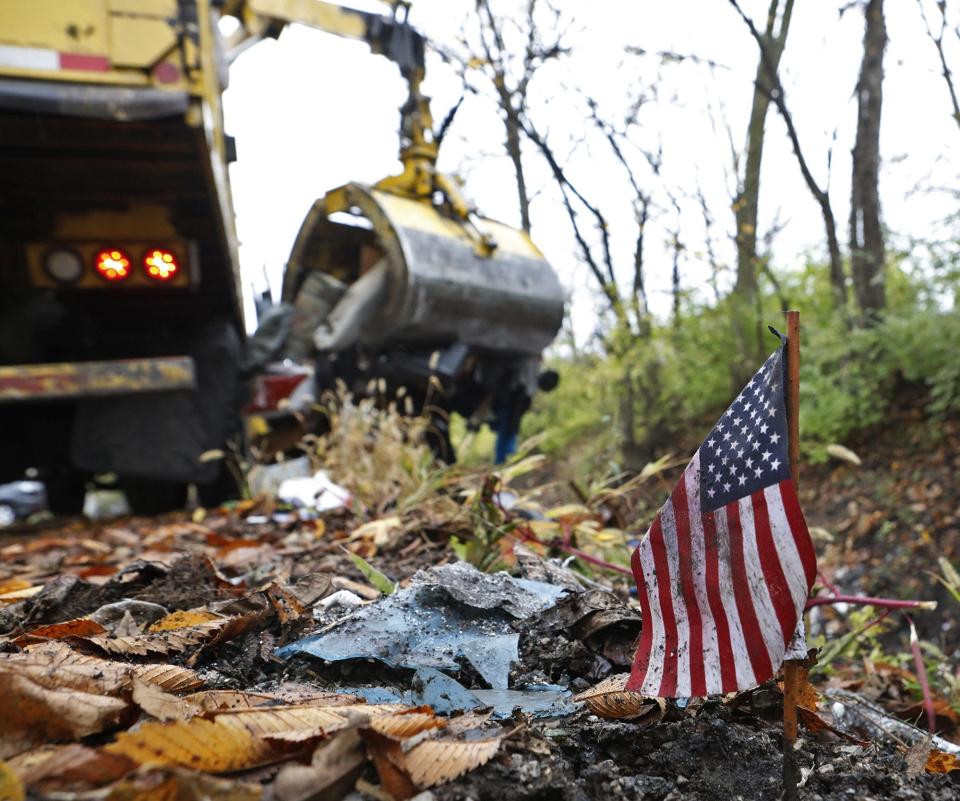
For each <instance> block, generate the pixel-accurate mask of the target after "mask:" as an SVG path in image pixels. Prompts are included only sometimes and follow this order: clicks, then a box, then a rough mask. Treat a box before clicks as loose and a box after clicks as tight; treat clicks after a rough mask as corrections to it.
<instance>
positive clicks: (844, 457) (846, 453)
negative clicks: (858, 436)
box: [827, 444, 863, 467]
mask: <svg viewBox="0 0 960 801" xmlns="http://www.w3.org/2000/svg"><path fill="white" fill-rule="evenodd" d="M827 454H828V455H830V456H832V457H833V458H834V459H839V460H840V461H841V462H848V463H849V464H854V465H857V466H858V467H859V466H860V465H861V464H863V462H861V461H860V457H859V456H857V454H855V453H854V452H853V451H852V450H850V449H849V448H847V447H845V446H843V445H837V444H833V445H827Z"/></svg>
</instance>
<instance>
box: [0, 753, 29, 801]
mask: <svg viewBox="0 0 960 801" xmlns="http://www.w3.org/2000/svg"><path fill="white" fill-rule="evenodd" d="M25 795H26V794H25V793H24V791H23V784H22V783H21V781H20V779H19V778H18V777H17V774H16V773H14V772H13V770H12V769H11V768H10V766H9V765H8V764H7V763H6V762H4V761H3V760H0V801H23V799H24V797H25Z"/></svg>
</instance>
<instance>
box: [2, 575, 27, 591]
mask: <svg viewBox="0 0 960 801" xmlns="http://www.w3.org/2000/svg"><path fill="white" fill-rule="evenodd" d="M32 586H33V585H32V584H31V583H30V582H29V581H26V580H24V579H18V578H9V579H4V580H3V581H0V595H6V594H7V593H8V592H16V591H17V590H28V589H30V587H32Z"/></svg>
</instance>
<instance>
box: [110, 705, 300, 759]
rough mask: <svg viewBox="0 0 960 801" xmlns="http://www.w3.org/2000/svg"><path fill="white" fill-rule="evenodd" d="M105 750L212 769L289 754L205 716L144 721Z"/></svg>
mask: <svg viewBox="0 0 960 801" xmlns="http://www.w3.org/2000/svg"><path fill="white" fill-rule="evenodd" d="M103 750H104V751H107V752H108V753H111V754H118V755H121V756H125V757H127V758H128V759H132V760H133V761H134V762H137V763H139V764H142V765H173V766H180V767H185V768H192V769H194V770H202V771H207V772H209V773H225V772H227V771H234V770H244V769H246V768H253V767H257V766H258V765H267V764H269V763H271V762H276V761H278V760H280V759H283V758H284V757H285V756H286V754H287V752H286V751H284V750H281V749H279V748H277V747H276V746H274V745H272V744H270V743H268V742H266V741H265V740H261V739H259V738H258V737H255V736H254V735H252V734H251V733H250V732H248V731H246V730H245V729H242V728H236V727H231V726H225V725H223V724H222V723H219V722H217V721H211V720H204V719H203V718H194V719H193V720H190V721H186V722H178V723H144V724H142V725H141V726H140V727H139V728H138V729H137V730H136V731H127V732H122V733H120V734H118V735H117V739H116V741H115V742H112V743H110V744H109V745H106V746H104V749H103Z"/></svg>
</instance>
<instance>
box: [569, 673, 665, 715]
mask: <svg viewBox="0 0 960 801" xmlns="http://www.w3.org/2000/svg"><path fill="white" fill-rule="evenodd" d="M629 677H630V674H629V673H619V674H617V675H616V676H610V678H608V679H604V680H603V681H601V682H600V683H599V684H597V685H595V686H593V687H591V688H590V689H589V690H584V691H583V692H582V693H580V694H579V695H575V696H574V698H573V700H574V701H581V702H583V703H584V704H586V705H587V708H588V709H589V710H590V711H591V712H593V714H594V715H597V716H598V717H601V718H613V719H616V720H633V721H637V722H639V723H641V724H642V725H644V726H651V725H653V724H654V723H659V722H660V721H661V720H663V716H664V715H665V714H666V713H667V704H666V701H664V700H663V699H662V698H651V697H650V696H647V695H643V694H641V693H637V692H633V691H632V690H627V689H626V686H627V679H628V678H629Z"/></svg>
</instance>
